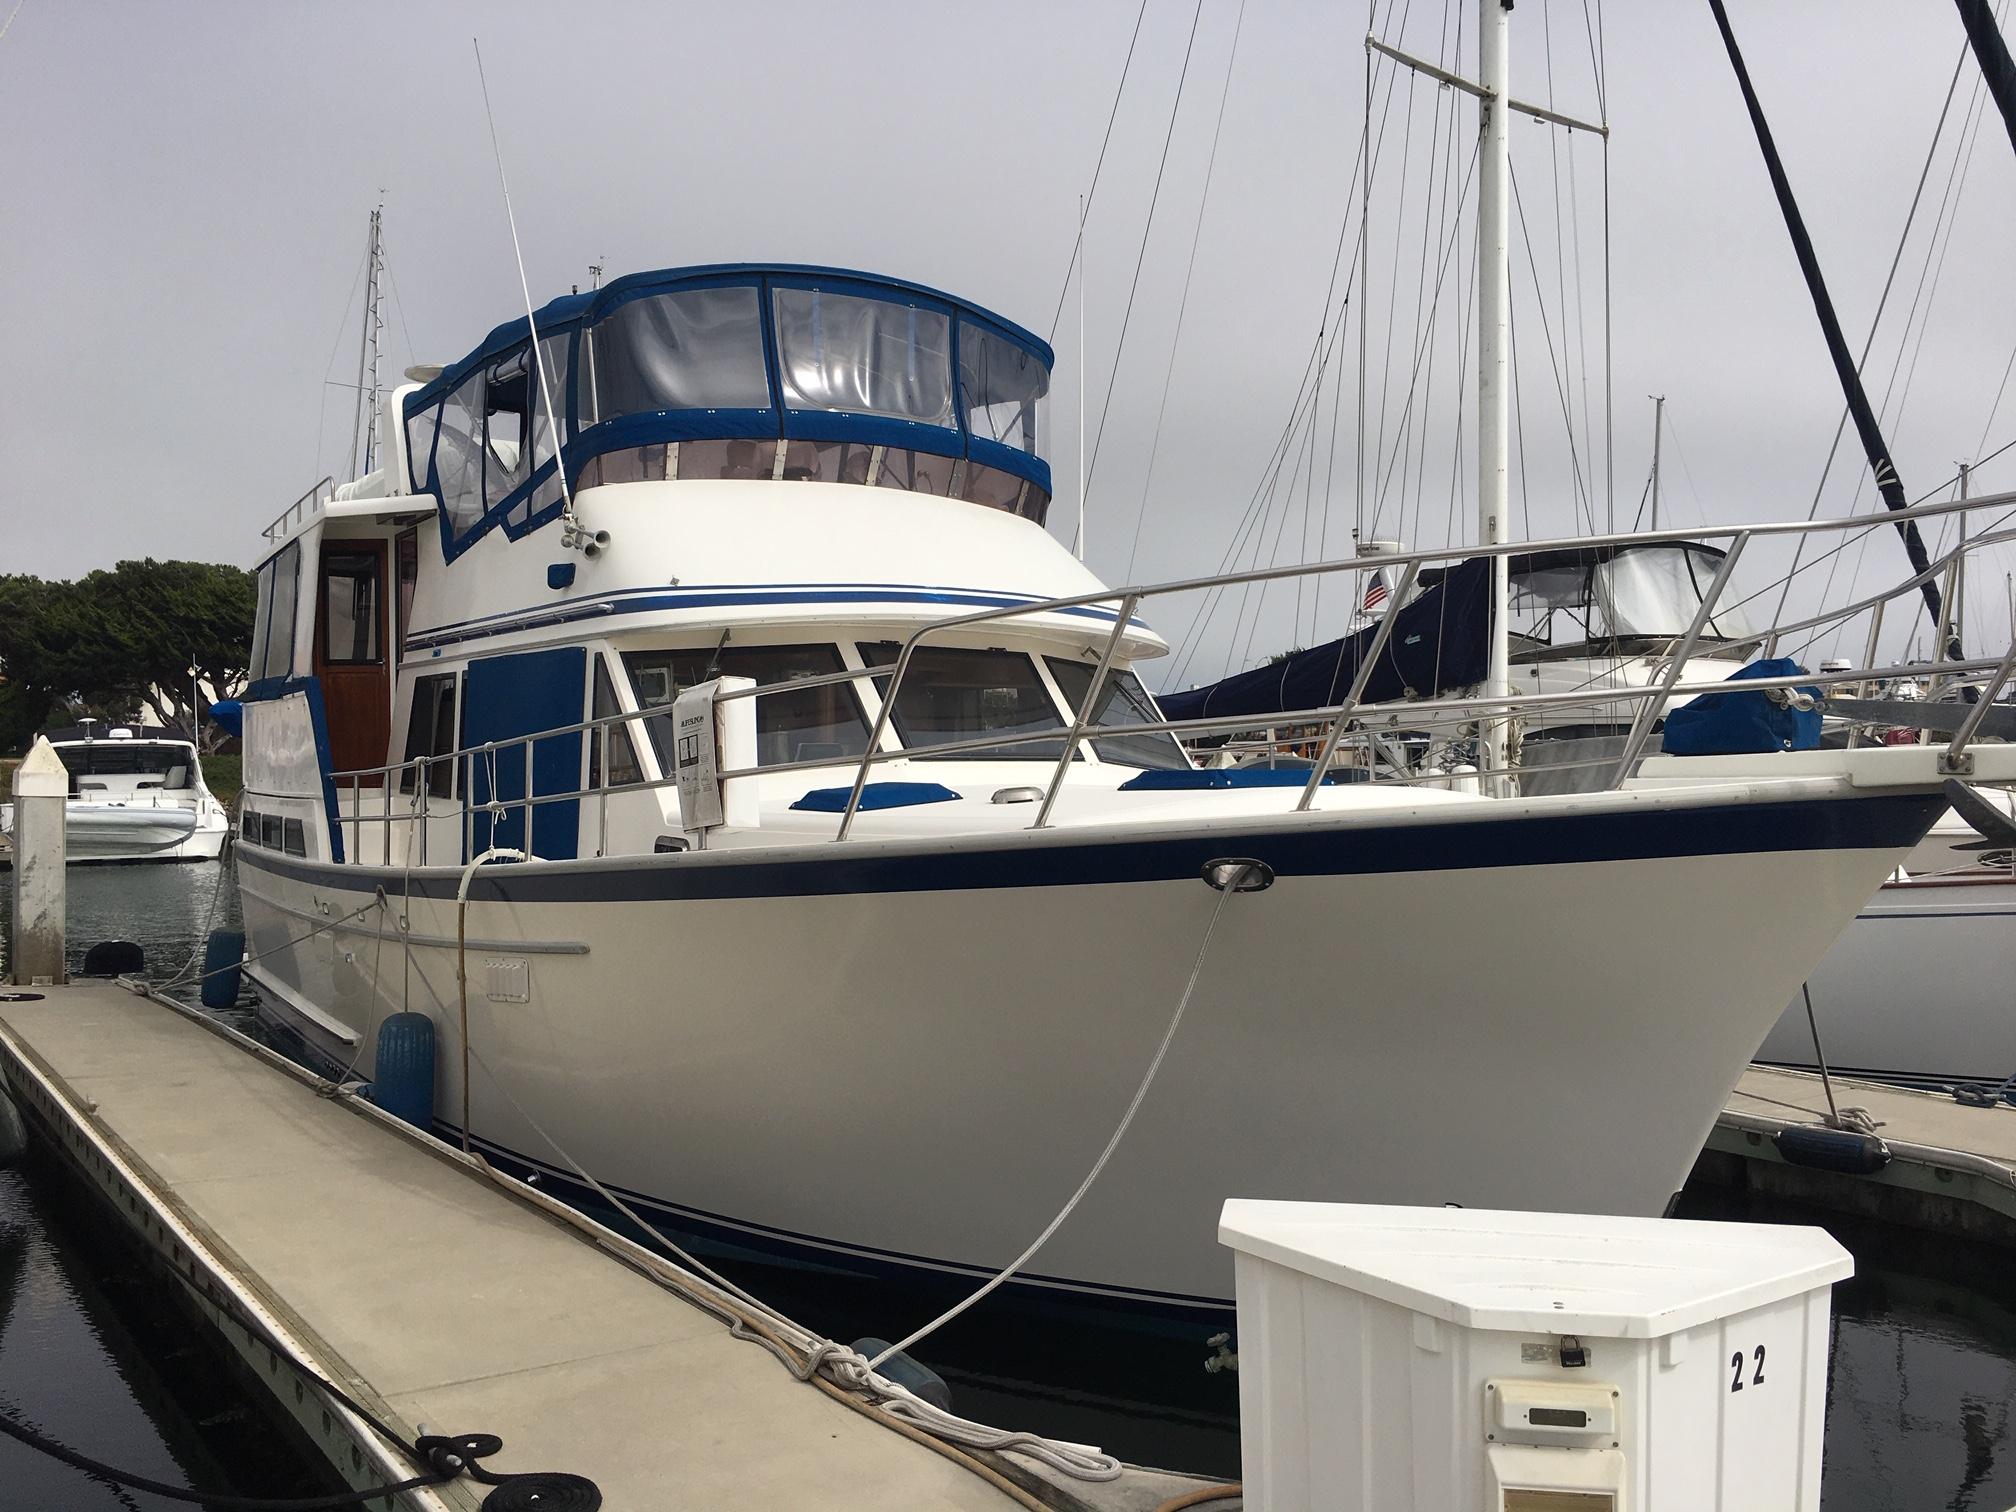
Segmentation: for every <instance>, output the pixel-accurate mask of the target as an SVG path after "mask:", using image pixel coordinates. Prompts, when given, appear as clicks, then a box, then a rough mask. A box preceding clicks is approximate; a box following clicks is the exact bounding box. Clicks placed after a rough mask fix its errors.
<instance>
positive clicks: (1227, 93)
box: [1079, 0, 1246, 583]
mask: <svg viewBox="0 0 2016 1512" xmlns="http://www.w3.org/2000/svg"><path fill="white" fill-rule="evenodd" d="M1245 25H1246V0H1239V14H1238V16H1237V17H1236V18H1235V19H1234V20H1233V23H1232V45H1231V47H1230V48H1229V49H1228V50H1227V51H1226V54H1225V83H1224V86H1223V87H1222V88H1221V89H1220V90H1219V91H1218V120H1217V123H1216V124H1215V125H1214V126H1213V127H1212V128H1211V153H1210V156H1208V157H1207V158H1205V160H1204V187H1203V189H1202V190H1201V191H1200V192H1199V194H1198V196H1197V222H1196V224H1195V225H1194V226H1193V227H1192V228H1191V231H1190V258H1189V261H1188V262H1186V263H1185V264H1184V267H1183V292H1182V293H1181V294H1180V295H1178V296H1177V300H1176V334H1175V335H1174V336H1173V337H1172V338H1171V339H1170V342H1169V366H1168V367H1167V368H1166V369H1165V370H1164V372H1163V374H1162V398H1161V401H1160V402H1159V403H1158V404H1157V405H1156V406H1155V432H1154V434H1153V435H1152V436H1151V437H1150V438H1149V441H1148V467H1147V470H1146V473H1145V474H1144V476H1143V477H1142V479H1141V507H1140V509H1139V510H1137V511H1136V512H1135V515H1134V539H1133V541H1132V542H1130V543H1129V544H1128V547H1127V570H1126V571H1125V572H1124V573H1122V574H1121V576H1122V577H1123V578H1124V579H1125V580H1126V581H1128V582H1130V583H1131V582H1132V581H1133V580H1134V558H1135V555H1136V553H1138V552H1139V551H1140V549H1141V526H1142V523H1143V522H1144V521H1145V520H1146V519H1147V518H1148V503H1149V500H1150V498H1151V497H1152V495H1151V493H1150V490H1151V488H1152V487H1153V485H1154V482H1155V462H1156V459H1157V457H1158V455H1159V454H1160V451H1161V447H1162V418H1163V416H1164V415H1165V414H1167V413H1168V410H1169V389H1170V386H1171V384H1172V383H1173V382H1174V381H1175V377H1176V354H1177V353H1178V352H1180V351H1181V350H1182V348H1183V317H1184V316H1185V315H1186V314H1188V313H1189V310H1190V279H1191V276H1192V275H1193V274H1195V273H1196V271H1197V245H1198V243H1199V242H1201V241H1202V240H1203V238H1204V209H1205V207H1206V206H1207V205H1209V204H1210V203H1211V176H1212V174H1213V172H1214V171H1215V170H1216V169H1217V167H1218V139H1219V137H1220V136H1221V135H1222V134H1223V133H1224V130H1225V102H1226V100H1227V99H1229V98H1230V97H1231V94H1232V65H1233V64H1234V63H1235V62H1237V61H1238V58H1239V33H1240V32H1241V31H1242V30H1243V29H1244V27H1245ZM1081 449H1082V442H1081ZM1079 492H1080V495H1081V497H1082V495H1083V492H1084V490H1083V489H1080V490H1079Z"/></svg>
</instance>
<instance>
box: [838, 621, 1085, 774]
mask: <svg viewBox="0 0 2016 1512" xmlns="http://www.w3.org/2000/svg"><path fill="white" fill-rule="evenodd" d="M897 650H898V648H897V645H896V643H895V642H894V641H876V642H864V643H863V644H862V646H861V659H862V660H863V661H865V662H867V663H868V665H869V666H871V667H886V666H888V665H889V664H890V663H891V662H893V661H895V660H896V653H897ZM891 718H892V721H893V723H894V724H895V726H896V734H897V735H898V737H900V738H901V740H902V742H903V744H904V746H905V747H906V748H907V749H909V750H911V751H914V752H915V753H916V754H917V755H918V756H919V757H921V758H923V759H925V760H927V761H928V760H931V759H933V756H932V752H931V750H930V747H932V746H934V745H950V744H951V743H952V742H954V741H966V740H978V739H981V738H983V737H985V736H988V735H1026V734H1029V733H1031V732H1032V731H1036V730H1058V731H1062V730H1063V728H1064V723H1063V721H1062V720H1061V719H1059V718H1058V717H1057V705H1056V702H1055V701H1054V700H1053V699H1052V698H1051V696H1050V690H1049V689H1048V688H1046V687H1044V686H1043V680H1042V679H1041V678H1040V677H1038V676H1037V675H1036V664H1035V663H1034V662H1033V661H1031V660H1030V659H1029V657H1028V655H1027V654H1026V653H1024V652H1021V651H975V650H967V649H964V648H962V647H957V646H919V647H917V649H916V650H914V651H913V652H911V653H910V665H909V667H908V669H907V670H906V671H905V672H904V674H903V685H902V686H901V687H900V688H898V689H897V690H896V705H895V708H894V709H892V710H891ZM1063 753H1064V742H1063V741H1062V740H1024V741H1017V742H1016V743H1015V744H1014V745H1004V746H996V747H991V748H983V749H980V750H968V751H957V752H954V753H952V754H950V755H948V756H946V757H944V758H942V759H944V760H948V761H953V760H956V761H1039V760H1040V761H1055V760H1056V759H1057V758H1058V757H1059V756H1061V755H1062V754H1063Z"/></svg>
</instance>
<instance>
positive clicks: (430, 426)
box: [406, 399, 441, 494]
mask: <svg viewBox="0 0 2016 1512" xmlns="http://www.w3.org/2000/svg"><path fill="white" fill-rule="evenodd" d="M440 423H441V401H440V400H439V399H436V400H434V401H433V402H432V403H431V404H429V405H428V406H427V407H426V408H425V409H421V410H415V411H414V412H413V413H412V414H410V415H408V416H407V417H406V471H407V473H408V475H409V476H410V477H411V478H412V481H413V492H415V493H416V494H417V493H425V492H426V491H427V472H428V469H429V468H430V467H431V466H432V465H433V462H434V428H435V426H437V425H439V424H440Z"/></svg>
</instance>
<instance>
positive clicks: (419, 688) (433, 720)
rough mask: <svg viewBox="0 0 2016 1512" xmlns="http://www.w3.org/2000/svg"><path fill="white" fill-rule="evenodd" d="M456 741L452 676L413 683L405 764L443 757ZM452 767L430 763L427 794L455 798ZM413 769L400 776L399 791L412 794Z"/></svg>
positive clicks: (439, 763) (451, 673)
mask: <svg viewBox="0 0 2016 1512" xmlns="http://www.w3.org/2000/svg"><path fill="white" fill-rule="evenodd" d="M457 745H458V742H457V741H456V738H455V674H454V673H453V672H443V673H437V674H435V675H433V676H430V677H418V678H415V679H414V680H413V709H412V712H411V713H410V714H408V715H407V717H406V756H405V760H406V761H407V762H408V763H411V762H415V761H418V760H419V759H420V758H421V757H423V756H446V755H448V754H449V753H451V752H452V751H454V750H455V749H456V748H457ZM455 767H456V763H455V762H452V761H437V762H432V763H430V764H429V765H428V768H427V791H428V793H429V794H431V795H432V796H433V797H436V798H452V797H454V795H455ZM413 771H414V769H413V767H412V766H411V765H408V766H406V767H405V768H403V769H402V770H401V771H400V773H399V791H400V792H402V793H410V792H412V791H413Z"/></svg>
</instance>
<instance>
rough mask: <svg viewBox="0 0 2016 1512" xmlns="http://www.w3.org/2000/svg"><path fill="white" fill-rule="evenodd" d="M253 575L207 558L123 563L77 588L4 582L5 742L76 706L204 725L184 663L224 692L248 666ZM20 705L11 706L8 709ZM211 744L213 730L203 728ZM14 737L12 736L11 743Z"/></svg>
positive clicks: (188, 727) (0, 661) (1, 737)
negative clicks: (136, 711) (142, 710)
mask: <svg viewBox="0 0 2016 1512" xmlns="http://www.w3.org/2000/svg"><path fill="white" fill-rule="evenodd" d="M253 582H254V580H253V578H252V575H251V574H250V573H247V572H243V571H241V570H240V569H238V568H236V567H230V566H223V565H219V564H215V563H209V562H157V561H154V560H152V559H151V558H150V559H148V560H145V561H137V562H121V563H119V564H118V565H117V566H116V567H114V568H112V569H111V570H110V571H105V570H100V571H97V572H93V573H91V574H89V575H88V576H86V577H83V578H80V579H78V580H77V581H75V582H67V583H65V582H45V581H43V580H41V579H39V578H32V577H0V673H4V675H5V677H6V679H7V683H6V686H7V687H8V688H9V689H11V690H12V692H11V693H10V694H9V695H8V697H7V698H6V699H0V741H5V742H6V743H9V744H12V743H15V742H17V741H18V739H19V738H20V735H19V733H18V732H17V731H15V730H14V728H13V726H16V725H19V724H20V723H21V722H22V721H24V720H26V721H28V726H27V728H28V730H30V731H32V730H33V729H35V728H39V726H40V724H41V723H42V721H43V720H45V719H46V718H47V717H48V715H49V714H50V712H51V711H52V710H54V709H56V708H58V707H59V706H68V705H73V704H79V703H81V704H87V705H101V706H108V707H110V708H112V709H114V710H117V711H122V712H123V711H125V710H129V709H132V708H134V707H135V706H137V705H140V704H145V705H146V706H147V707H148V708H150V709H152V710H153V711H154V714H155V716H156V717H157V718H158V719H160V720H161V722H162V723H163V724H164V725H167V726H169V727H171V728H175V729H179V730H181V731H183V732H184V733H185V734H187V733H189V732H191V731H195V730H197V729H198V727H199V724H200V714H201V710H200V709H198V708H194V707H192V699H193V698H194V696H195V695H194V692H193V690H192V688H191V678H190V675H189V668H190V667H191V666H194V667H196V668H197V669H198V676H200V677H201V679H202V680H203V681H204V682H206V683H207V684H209V686H210V687H211V688H212V689H214V690H216V691H217V692H218V693H220V694H222V693H225V692H228V691H231V690H235V689H236V688H237V687H239V686H240V685H241V684H242V683H243V682H244V679H245V674H246V672H247V670H248V668H249V666H250V663H251V645H252V620H253V612H254V594H253ZM10 704H11V705H12V706H13V707H12V708H11V709H10V707H9V705H10ZM202 735H203V740H204V743H205V744H211V745H214V744H215V743H216V740H217V739H218V738H219V737H218V732H217V731H216V729H215V727H214V726H212V727H209V728H208V729H206V730H204V731H203V732H202ZM10 737H11V738H10Z"/></svg>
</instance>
